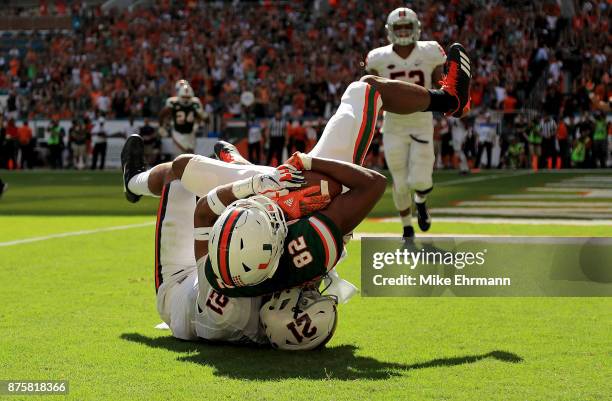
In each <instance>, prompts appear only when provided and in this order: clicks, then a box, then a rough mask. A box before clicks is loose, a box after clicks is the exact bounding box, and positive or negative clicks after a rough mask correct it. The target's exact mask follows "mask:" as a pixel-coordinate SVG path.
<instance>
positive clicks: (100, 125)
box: [91, 117, 107, 170]
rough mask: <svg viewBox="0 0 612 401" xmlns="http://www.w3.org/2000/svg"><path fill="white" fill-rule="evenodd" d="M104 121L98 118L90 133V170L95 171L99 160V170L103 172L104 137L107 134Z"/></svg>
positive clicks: (102, 118)
mask: <svg viewBox="0 0 612 401" xmlns="http://www.w3.org/2000/svg"><path fill="white" fill-rule="evenodd" d="M104 123H105V119H104V117H100V118H99V119H98V122H97V123H96V126H95V127H94V129H93V130H92V131H91V136H92V144H93V151H92V155H91V169H92V170H95V169H96V168H97V167H98V160H100V170H104V163H105V162H106V137H107V132H106V128H105V127H104Z"/></svg>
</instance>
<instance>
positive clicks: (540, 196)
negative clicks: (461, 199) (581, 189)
mask: <svg viewBox="0 0 612 401" xmlns="http://www.w3.org/2000/svg"><path fill="white" fill-rule="evenodd" d="M585 198H593V199H611V198H612V195H609V194H602V193H595V191H593V192H591V193H589V194H503V195H489V199H515V200H516V199H585Z"/></svg>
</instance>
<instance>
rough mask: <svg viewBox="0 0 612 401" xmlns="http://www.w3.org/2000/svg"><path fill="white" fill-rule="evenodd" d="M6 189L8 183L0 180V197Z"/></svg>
mask: <svg viewBox="0 0 612 401" xmlns="http://www.w3.org/2000/svg"><path fill="white" fill-rule="evenodd" d="M6 191H8V184H7V183H6V182H2V181H1V180H0V198H2V195H4V193H5V192H6Z"/></svg>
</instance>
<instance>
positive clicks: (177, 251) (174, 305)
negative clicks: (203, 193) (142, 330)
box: [154, 178, 198, 340]
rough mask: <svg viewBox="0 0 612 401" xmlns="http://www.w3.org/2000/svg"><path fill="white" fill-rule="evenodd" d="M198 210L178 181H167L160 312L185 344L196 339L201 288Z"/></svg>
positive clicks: (158, 229) (158, 278)
mask: <svg viewBox="0 0 612 401" xmlns="http://www.w3.org/2000/svg"><path fill="white" fill-rule="evenodd" d="M195 207H196V196H195V195H194V194H193V193H191V192H189V191H188V190H186V189H185V188H184V187H183V185H182V184H181V182H180V181H179V180H176V179H171V178H168V179H166V180H165V181H164V183H163V189H162V193H161V197H160V201H159V209H158V212H157V223H156V226H155V269H154V282H155V292H156V294H157V310H158V313H159V315H160V317H161V318H162V320H163V321H164V322H166V323H167V324H168V325H169V326H170V329H171V330H172V334H173V335H174V336H175V337H178V338H181V339H185V340H190V339H195V338H196V337H197V336H196V334H195V331H194V330H193V327H192V324H191V320H192V317H193V316H194V313H195V302H196V298H197V288H198V282H197V268H196V260H195V252H194V249H193V214H194V211H195Z"/></svg>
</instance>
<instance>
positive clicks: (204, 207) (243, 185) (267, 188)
mask: <svg viewBox="0 0 612 401" xmlns="http://www.w3.org/2000/svg"><path fill="white" fill-rule="evenodd" d="M302 184H304V176H303V175H302V172H301V171H298V170H297V169H295V168H293V167H291V166H286V165H281V166H279V167H278V168H277V169H276V170H275V172H274V173H273V174H256V175H254V176H252V177H248V178H245V179H243V180H239V181H236V182H233V183H230V184H224V185H220V186H218V187H216V188H213V189H212V190H211V191H210V192H209V193H208V194H207V195H206V196H204V197H203V198H201V199H200V200H199V201H198V203H197V205H196V210H195V213H194V227H195V255H196V260H199V259H200V258H202V257H203V256H205V255H206V254H208V238H209V236H210V229H211V227H212V226H213V225H214V224H215V221H217V218H218V217H219V216H220V215H221V214H222V213H223V212H224V211H225V208H226V207H227V205H229V204H231V203H232V202H234V201H236V200H238V199H244V198H248V197H250V196H253V195H263V196H267V197H269V198H277V197H280V196H284V195H286V194H287V193H288V192H289V190H288V189H289V188H299V187H301V186H302Z"/></svg>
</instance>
